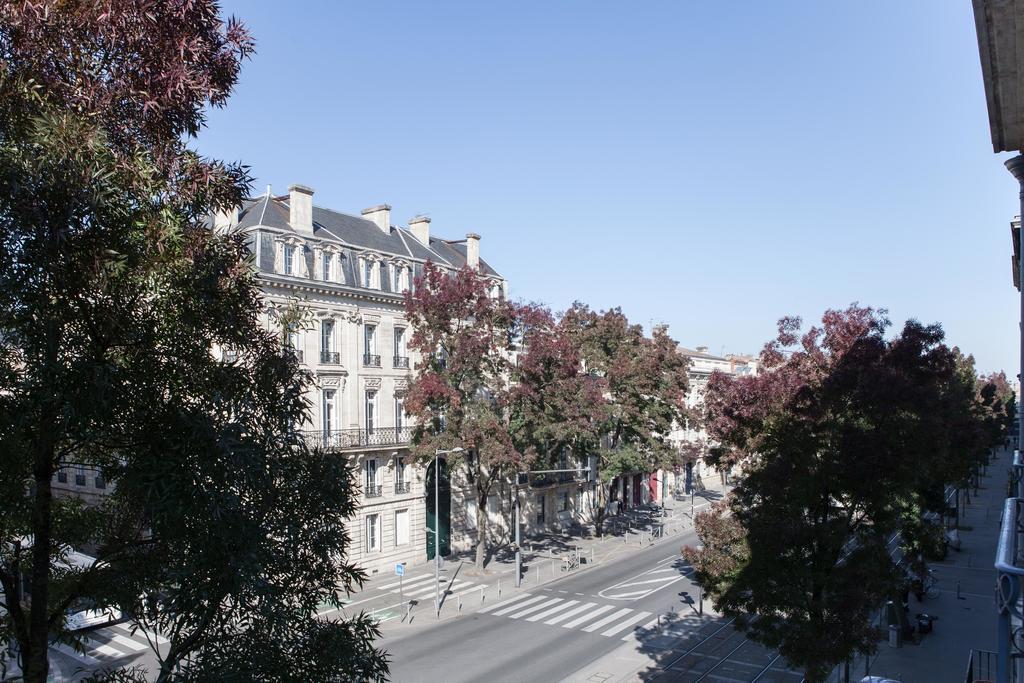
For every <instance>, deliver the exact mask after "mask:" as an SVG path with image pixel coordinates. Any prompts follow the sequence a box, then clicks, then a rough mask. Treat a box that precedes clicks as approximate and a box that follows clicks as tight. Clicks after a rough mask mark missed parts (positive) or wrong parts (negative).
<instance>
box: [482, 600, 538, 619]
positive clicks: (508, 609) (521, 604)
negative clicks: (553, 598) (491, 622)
mask: <svg viewBox="0 0 1024 683" xmlns="http://www.w3.org/2000/svg"><path fill="white" fill-rule="evenodd" d="M545 597H547V596H545V595H535V596H533V597H532V598H530V599H529V600H523V601H522V602H518V603H516V604H515V605H512V606H511V607H505V608H504V609H500V610H498V611H496V612H492V614H494V616H496V617H500V616H502V615H503V614H511V613H512V612H515V611H516V610H518V609H520V608H521V607H526V606H527V605H532V604H533V603H535V602H538V601H539V600H543V599H544V598H545Z"/></svg>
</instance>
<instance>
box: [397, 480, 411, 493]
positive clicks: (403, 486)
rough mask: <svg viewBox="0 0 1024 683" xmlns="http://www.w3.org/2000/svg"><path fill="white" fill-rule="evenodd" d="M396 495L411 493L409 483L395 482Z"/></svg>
mask: <svg viewBox="0 0 1024 683" xmlns="http://www.w3.org/2000/svg"><path fill="white" fill-rule="evenodd" d="M395 493H409V482H407V481H397V482H395Z"/></svg>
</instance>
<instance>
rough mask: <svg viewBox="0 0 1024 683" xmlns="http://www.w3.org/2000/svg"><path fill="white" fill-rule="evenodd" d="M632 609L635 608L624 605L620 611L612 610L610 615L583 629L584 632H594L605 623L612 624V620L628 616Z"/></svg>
mask: <svg viewBox="0 0 1024 683" xmlns="http://www.w3.org/2000/svg"><path fill="white" fill-rule="evenodd" d="M632 611H633V610H631V609H629V608H628V607H623V608H622V609H620V610H619V611H618V612H612V613H611V614H609V615H608V616H606V617H604V618H602V619H599V620H597V621H595V622H594V623H593V624H591V625H590V626H588V627H586V628H585V629H583V632H584V633H593V632H594V631H596V630H597V629H599V628H601V627H602V626H604V625H605V624H610V623H611V622H613V621H615V620H616V619H621V618H622V617H624V616H626V615H627V614H629V613H630V612H632Z"/></svg>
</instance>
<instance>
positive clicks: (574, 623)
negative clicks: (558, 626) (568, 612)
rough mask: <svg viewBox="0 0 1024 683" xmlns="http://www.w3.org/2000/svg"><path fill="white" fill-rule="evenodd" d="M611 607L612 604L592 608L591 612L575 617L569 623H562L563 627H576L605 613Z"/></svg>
mask: <svg viewBox="0 0 1024 683" xmlns="http://www.w3.org/2000/svg"><path fill="white" fill-rule="evenodd" d="M610 609H612V606H611V605H601V606H600V607H598V608H597V609H594V610H591V611H590V612H588V613H586V614H584V615H583V616H582V617H580V618H579V619H573V620H572V621H570V622H569V623H568V624H562V628H576V627H577V626H579V625H580V624H582V623H583V622H585V621H590V620H591V619H593V618H594V617H596V616H598V615H599V614H604V613H605V612H607V611H608V610H610Z"/></svg>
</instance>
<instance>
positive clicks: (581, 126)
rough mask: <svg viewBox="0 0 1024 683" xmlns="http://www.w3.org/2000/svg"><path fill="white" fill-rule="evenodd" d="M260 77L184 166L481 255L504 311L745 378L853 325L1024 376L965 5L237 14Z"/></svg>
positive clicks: (402, 5)
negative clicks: (388, 214) (505, 287)
mask: <svg viewBox="0 0 1024 683" xmlns="http://www.w3.org/2000/svg"><path fill="white" fill-rule="evenodd" d="M222 7H223V10H224V12H225V13H226V14H234V15H236V16H237V17H239V18H240V19H241V20H243V22H244V23H245V24H246V25H247V26H248V27H249V29H250V31H251V32H252V33H253V35H254V37H255V39H256V43H257V53H256V54H255V55H254V57H253V58H252V59H251V60H250V61H248V62H246V64H245V65H244V67H243V70H242V73H241V78H240V82H239V85H238V87H237V89H236V91H235V93H234V95H233V96H232V98H231V99H230V101H229V102H228V104H227V107H225V108H224V109H219V110H214V111H212V112H211V113H210V116H209V127H208V129H207V130H205V131H204V132H202V133H201V134H200V137H199V138H198V140H197V141H196V142H195V145H196V146H197V147H198V149H199V150H200V151H201V152H203V153H204V154H207V155H210V156H212V157H216V158H221V159H225V160H229V161H242V162H244V163H245V164H248V165H249V166H250V167H251V168H252V173H253V175H254V177H255V178H256V182H255V187H254V194H262V192H263V191H264V190H265V188H266V185H267V184H270V185H272V187H273V191H274V193H275V194H283V193H285V192H287V188H288V186H289V185H290V184H292V183H302V184H304V185H308V186H310V187H313V188H314V189H315V190H316V193H315V195H314V202H315V203H316V204H317V205H319V206H324V207H328V208H332V209H336V210H339V211H342V212H345V213H351V214H355V215H359V212H360V210H361V209H363V208H365V207H368V206H374V205H377V204H381V203H388V204H390V205H391V206H392V222H393V223H394V224H396V225H403V226H404V225H407V222H408V219H409V218H411V217H413V216H415V215H417V214H426V215H429V216H430V217H431V219H432V223H431V231H432V234H435V235H438V236H441V237H445V238H448V239H462V238H464V237H465V235H466V233H468V232H475V233H478V234H480V235H481V237H482V239H481V245H480V250H481V256H482V257H483V258H484V259H485V260H486V261H487V262H488V263H490V264H491V265H492V266H493V267H494V268H495V269H496V270H498V271H499V272H500V273H501V274H502V275H503V276H505V277H506V278H507V279H508V281H509V283H510V288H511V293H512V296H513V297H514V298H517V299H522V300H526V301H535V302H541V303H544V304H547V305H549V306H551V307H552V308H554V309H556V310H561V309H564V308H565V307H567V306H569V305H570V304H571V303H572V302H573V301H576V300H579V301H583V302H585V303H587V304H588V305H590V306H591V307H592V308H595V309H599V310H603V309H607V308H610V307H614V306H620V307H621V308H622V309H623V311H624V312H625V313H626V315H627V316H628V317H629V318H630V319H631V320H633V321H635V322H639V323H643V324H644V325H645V326H648V325H650V324H652V323H654V324H657V323H664V324H668V326H669V331H670V334H671V335H672V336H673V337H674V338H675V339H677V340H678V341H680V343H682V344H683V345H685V346H689V347H695V346H698V345H703V346H707V347H709V349H710V350H711V351H712V352H714V353H756V352H757V351H759V350H760V348H761V347H762V346H763V344H764V343H765V342H766V341H767V340H768V339H770V338H772V337H773V336H774V335H775V331H776V330H775V324H776V321H777V320H778V319H779V318H780V317H782V316H784V315H799V316H801V317H803V319H804V320H805V322H807V323H810V322H813V321H818V320H820V318H821V314H822V313H823V312H824V311H825V310H826V309H829V308H843V307H846V306H847V305H849V304H850V303H852V302H859V303H860V304H864V305H870V306H874V307H879V308H885V309H887V310H888V311H889V316H890V318H891V319H892V320H893V322H894V324H895V326H897V327H898V326H900V325H902V323H903V321H904V320H906V319H908V318H915V319H917V320H920V321H922V322H925V323H932V322H938V323H941V324H942V326H943V328H944V329H945V331H946V334H947V340H948V342H949V343H950V344H955V345H958V346H960V347H961V349H963V350H964V351H966V352H969V353H972V354H974V356H975V358H976V360H977V365H978V369H979V370H980V371H984V372H988V371H992V370H1000V369H1005V370H1006V371H1007V374H1009V375H1011V376H1012V375H1015V374H1016V373H1017V365H1018V362H1017V359H1018V357H1019V356H1018V343H1019V336H1018V328H1017V321H1018V320H1019V299H1018V298H1017V295H1016V290H1014V288H1013V284H1012V279H1011V275H1012V274H1011V258H1010V255H1011V253H1012V244H1011V241H1010V230H1009V222H1010V220H1011V218H1012V217H1013V216H1014V215H1016V214H1017V213H1019V211H1020V205H1019V201H1018V188H1017V184H1016V181H1015V180H1014V179H1013V178H1012V176H1011V175H1010V174H1009V173H1008V172H1007V171H1006V169H1005V168H1004V167H1003V162H1004V161H1005V159H1006V158H1008V157H1009V156H1010V155H1006V154H999V155H997V154H993V152H992V146H991V140H990V134H989V128H988V116H987V112H986V107H985V95H984V88H983V83H982V78H981V68H980V65H979V59H978V48H977V39H976V35H975V29H974V20H973V16H972V13H971V4H970V3H969V2H966V1H965V0H900V1H899V2H893V1H892V0H864V1H860V2H820V0H802V1H798V0H777V1H776V2H770V3H769V2H763V1H761V0H747V1H741V0H734V1H732V2H697V1H680V0H664V1H659V0H646V1H645V2H625V1H622V0H620V1H619V2H611V1H604V0H562V1H559V2H539V1H536V2H516V3H511V2H480V1H479V0H476V1H475V2H447V1H444V0H441V1H439V2H431V3H426V2H393V1H389V0H375V1H374V2H348V1H333V2H328V1H322V2H321V1H313V0H308V1H300V0H293V2H291V3H281V2H269V1H267V2H264V1H262V0H245V1H242V0H233V1H227V0H225V1H224V2H223V3H222Z"/></svg>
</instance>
